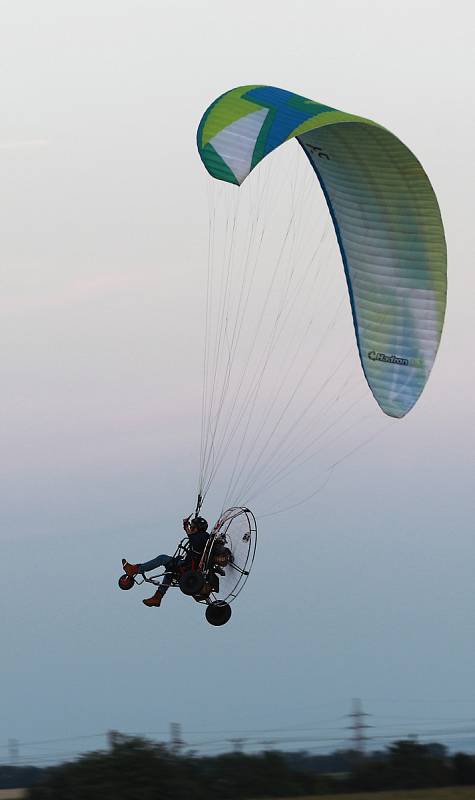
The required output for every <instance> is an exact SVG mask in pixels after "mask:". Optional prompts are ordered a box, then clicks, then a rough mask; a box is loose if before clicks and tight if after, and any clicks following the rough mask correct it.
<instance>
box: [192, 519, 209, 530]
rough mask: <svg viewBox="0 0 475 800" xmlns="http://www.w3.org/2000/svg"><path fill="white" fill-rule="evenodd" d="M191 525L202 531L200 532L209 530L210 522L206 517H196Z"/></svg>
mask: <svg viewBox="0 0 475 800" xmlns="http://www.w3.org/2000/svg"><path fill="white" fill-rule="evenodd" d="M190 527H192V528H196V529H197V530H199V531H200V533H204V532H205V531H207V530H208V523H207V521H206V520H205V519H203V517H194V518H193V519H192V520H191V521H190Z"/></svg>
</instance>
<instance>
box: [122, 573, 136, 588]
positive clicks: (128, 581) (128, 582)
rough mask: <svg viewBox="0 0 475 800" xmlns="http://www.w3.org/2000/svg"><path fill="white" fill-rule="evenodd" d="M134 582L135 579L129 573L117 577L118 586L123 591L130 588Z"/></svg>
mask: <svg viewBox="0 0 475 800" xmlns="http://www.w3.org/2000/svg"><path fill="white" fill-rule="evenodd" d="M134 584H135V581H134V579H133V578H132V577H131V576H130V575H121V576H120V578H119V586H120V588H121V589H124V591H127V589H131V588H132V586H134Z"/></svg>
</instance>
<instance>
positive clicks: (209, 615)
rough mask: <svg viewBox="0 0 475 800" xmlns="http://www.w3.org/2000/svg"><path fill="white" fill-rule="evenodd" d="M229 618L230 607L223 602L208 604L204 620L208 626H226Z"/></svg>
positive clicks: (217, 601)
mask: <svg viewBox="0 0 475 800" xmlns="http://www.w3.org/2000/svg"><path fill="white" fill-rule="evenodd" d="M230 617H231V606H230V605H229V603H225V602H224V600H216V602H214V603H210V605H209V606H208V608H207V609H206V619H207V620H208V622H209V624H210V625H226V623H227V622H229V619H230Z"/></svg>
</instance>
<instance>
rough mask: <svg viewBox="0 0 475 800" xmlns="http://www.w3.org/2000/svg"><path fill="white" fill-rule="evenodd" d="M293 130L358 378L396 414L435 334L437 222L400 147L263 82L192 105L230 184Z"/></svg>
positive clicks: (202, 142) (203, 146)
mask: <svg viewBox="0 0 475 800" xmlns="http://www.w3.org/2000/svg"><path fill="white" fill-rule="evenodd" d="M292 138H297V140H298V142H299V143H300V145H301V146H302V148H303V149H304V151H305V153H306V155H307V157H308V159H309V161H310V163H311V165H312V167H313V169H314V171H315V173H316V176H317V177H318V180H319V181H320V184H321V187H322V189H323V192H324V194H325V198H326V200H327V204H328V208H329V211H330V214H331V217H332V220H333V224H334V227H335V231H336V235H337V239H338V244H339V247H340V252H341V256H342V260H343V265H344V269H345V274H346V279H347V285H348V291H349V295H350V302H351V308H352V313H353V323H354V327H355V333H356V340H357V344H358V351H359V356H360V360H361V365H362V367H363V371H364V374H365V376H366V380H367V381H368V384H369V386H370V389H371V391H372V392H373V395H374V397H375V399H376V401H377V402H378V404H379V405H380V407H381V408H382V410H383V411H384V412H385V413H386V414H388V415H389V416H392V417H403V416H404V415H405V414H406V413H407V412H408V411H409V410H410V409H411V408H412V406H413V405H414V403H415V402H416V401H417V399H418V397H419V396H420V394H421V392H422V390H423V388H424V386H425V384H426V382H427V379H428V377H429V373H430V371H431V368H432V365H433V363H434V359H435V356H436V353H437V349H438V346H439V342H440V337H441V333H442V326H443V321H444V314H445V305H446V292H447V277H446V275H447V266H446V263H447V260H446V246H445V238H444V230H443V226H442V220H441V217H440V211H439V207H438V203H437V199H436V197H435V194H434V191H433V189H432V186H431V184H430V182H429V179H428V177H427V175H426V174H425V172H424V170H423V168H422V166H421V165H420V163H419V161H418V160H417V158H416V157H415V156H414V155H413V153H411V151H410V150H409V149H408V148H407V147H406V146H405V145H404V144H403V143H402V142H401V141H400V140H399V139H398V138H397V137H396V136H394V134H392V133H390V131H388V130H386V129H385V128H383V127H381V126H380V125H378V124H376V123H375V122H372V121H371V120H367V119H364V118H362V117H357V116H354V115H352V114H347V113H345V112H342V111H337V110H336V109H333V108H331V107H330V106H326V105H323V104H321V103H317V102H314V101H313V100H308V99H307V98H304V97H301V96H300V95H296V94H294V93H292V92H288V91H284V90H283V89H277V88H274V87H271V86H243V87H239V88H236V89H232V90H231V91H229V92H226V94H224V95H222V96H221V97H219V98H218V99H217V100H216V101H215V102H214V103H212V105H211V106H210V107H209V108H208V110H207V111H206V112H205V114H204V115H203V118H202V120H201V123H200V126H199V129H198V149H199V153H200V156H201V159H202V161H203V163H204V165H205V167H206V169H207V170H208V172H209V173H210V174H211V175H212V176H213V177H215V178H217V179H219V180H223V181H227V182H229V183H234V184H237V185H239V184H241V183H242V182H243V181H244V179H245V178H246V177H247V175H249V173H250V172H251V170H252V169H253V168H254V167H255V166H256V165H257V164H258V163H259V162H260V161H261V160H262V159H263V158H264V157H265V156H266V155H268V154H269V153H270V152H272V150H274V149H275V148H276V147H278V146H279V145H281V144H282V143H283V142H285V141H287V140H289V139H292Z"/></svg>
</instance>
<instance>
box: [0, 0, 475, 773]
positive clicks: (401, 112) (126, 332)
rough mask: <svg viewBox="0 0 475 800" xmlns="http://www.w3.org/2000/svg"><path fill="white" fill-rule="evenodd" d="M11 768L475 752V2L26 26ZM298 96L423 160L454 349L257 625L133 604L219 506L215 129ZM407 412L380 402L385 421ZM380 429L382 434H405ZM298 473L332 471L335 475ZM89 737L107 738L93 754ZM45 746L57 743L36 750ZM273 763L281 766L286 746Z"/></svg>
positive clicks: (327, 506) (3, 421)
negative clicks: (362, 714)
mask: <svg viewBox="0 0 475 800" xmlns="http://www.w3.org/2000/svg"><path fill="white" fill-rule="evenodd" d="M1 9H2V27H1V32H0V53H1V56H0V58H1V66H2V68H1V70H0V76H1V77H0V86H1V90H0V96H1V97H2V122H1V129H0V170H1V184H2V195H1V196H2V199H1V217H0V218H1V222H0V226H1V252H2V258H1V262H0V273H1V283H2V291H1V294H0V330H1V346H0V370H1V375H2V394H1V407H2V413H1V415H0V446H1V449H0V452H1V461H0V470H1V481H0V499H1V502H0V537H1V542H2V553H3V563H4V567H5V569H4V573H3V580H2V581H1V584H0V595H1V600H0V602H1V609H2V615H1V618H2V622H1V625H2V656H1V659H0V687H1V715H0V763H1V762H3V763H5V762H7V761H8V760H9V758H11V756H12V752H13V751H12V745H11V744H10V747H9V744H8V742H9V740H12V739H13V740H16V741H17V742H18V743H19V744H18V755H17V756H16V758H17V763H25V762H28V763H29V762H32V761H33V762H34V763H39V764H41V763H48V762H51V761H55V760H59V759H61V758H63V757H68V756H71V755H74V754H76V753H78V752H81V751H83V750H87V749H90V748H94V747H96V746H97V747H99V746H103V744H104V741H105V740H104V733H105V732H106V731H108V730H111V729H115V730H119V731H122V732H124V733H141V734H149V735H151V736H153V737H155V738H158V739H167V738H168V736H169V723H170V722H179V723H181V725H182V730H183V737H184V739H185V741H186V742H187V743H188V744H189V745H193V746H196V747H197V748H199V749H200V751H201V752H203V751H207V752H216V751H217V750H219V749H226V748H227V747H228V746H231V745H230V743H229V740H230V739H232V738H235V737H236V736H242V737H243V738H245V739H248V740H249V741H248V746H249V747H251V746H252V747H258V746H260V745H259V744H258V743H259V742H262V741H264V740H265V741H269V740H272V741H274V743H275V746H283V747H287V746H289V747H297V746H298V747H307V748H308V749H311V750H312V751H315V752H320V751H321V752H324V751H325V750H330V749H333V747H336V746H341V745H343V744H344V743H345V742H348V738H349V736H350V732H349V730H348V728H347V726H348V724H349V719H348V718H347V717H346V716H345V715H346V714H348V713H349V711H350V706H351V702H352V698H361V700H362V702H363V706H364V709H365V711H366V712H367V713H368V714H370V715H371V717H368V724H370V725H371V726H372V728H371V729H369V732H368V735H369V736H371V737H372V738H371V742H370V746H380V745H381V743H385V742H387V741H389V740H390V739H391V738H393V737H396V736H403V735H409V734H420V735H421V737H422V736H428V737H429V738H433V739H438V740H442V741H446V742H447V743H448V744H450V745H451V746H454V747H455V746H457V743H460V742H462V743H463V744H464V746H466V747H467V748H468V747H470V748H471V749H472V750H474V751H475V691H474V686H473V672H474V670H473V666H474V660H475V639H474V636H473V618H474V612H475V605H474V594H473V563H474V557H475V544H474V537H473V512H474V497H473V468H474V457H473V452H474V427H473V421H472V411H473V404H474V401H475V391H474V389H475V379H474V373H473V369H472V365H473V310H472V308H473V297H474V290H475V278H474V272H473V267H472V262H471V259H472V253H473V250H474V244H475V242H474V235H475V234H474V226H473V219H472V208H473V203H472V202H471V193H470V190H471V186H472V185H473V180H474V177H475V176H474V174H473V171H474V170H473V144H472V131H473V123H474V120H473V113H474V112H473V108H472V104H471V103H470V102H469V98H470V97H471V76H472V74H473V66H474V65H473V56H472V39H471V27H472V26H473V11H472V8H471V4H469V3H468V2H461V0H455V2H452V3H450V4H447V3H439V2H435V1H434V2H417V1H416V2H408V0H403V1H402V2H401V0H399V1H398V2H393V0H385V2H384V3H381V2H376V0H371V1H368V2H359V0H357V1H356V2H342V0H335V2H333V3H331V4H329V3H323V2H320V0H312V2H307V1H305V2H294V3H292V4H283V3H280V2H275V0H274V1H273V2H268V0H263V1H262V2H260V3H258V4H256V3H255V2H253V3H251V2H247V0H243V1H242V2H241V3H240V4H239V8H237V7H236V5H235V4H231V3H228V2H207V3H205V2H194V3H182V2H176V1H175V0H174V1H173V2H159V1H158V0H156V2H142V1H141V0H135V2H129V1H128V0H115V1H114V2H111V1H110V0H94V2H88V0H84V1H83V2H81V3H64V2H60V1H59V0H43V2H42V3H41V4H38V3H34V2H27V1H26V0H25V1H23V0H22V1H21V2H13V1H10V0H6V1H4V2H2V4H1ZM250 83H269V84H272V85H275V86H281V87H283V88H288V89H290V90H293V91H296V92H298V93H300V94H303V95H305V96H308V97H311V98H314V99H317V100H320V101H321V102H324V103H328V104H329V105H331V106H334V107H336V108H342V109H345V110H347V111H350V112H353V113H356V114H359V115H361V116H364V117H369V118H371V119H375V120H377V121H378V122H380V123H381V124H383V125H384V126H386V127H387V128H389V129H390V130H391V131H393V132H394V133H395V134H396V135H397V136H399V137H400V138H401V139H402V140H403V141H404V142H405V143H407V144H408V146H409V147H410V148H411V149H412V150H413V151H414V152H415V153H416V154H417V156H418V158H419V159H420V160H421V162H422V164H423V166H424V168H425V169H426V171H427V173H428V175H429V176H430V180H431V182H432V185H433V187H434V189H435V192H436V194H437V197H438V200H439V204H440V207H441V212H442V217H443V220H444V226H445V232H446V238H447V243H448V255H449V267H448V269H449V272H448V276H449V294H448V307H447V316H446V325H445V332H444V336H443V339H442V343H441V347H440V351H439V355H438V358H437V360H436V364H435V366H434V369H433V372H432V375H431V378H430V380H429V383H428V385H427V388H426V390H425V392H424V394H423V396H422V397H421V399H420V401H419V402H418V404H417V406H416V407H415V409H414V410H413V411H412V412H411V414H410V415H408V417H407V418H405V419H404V420H403V421H401V422H399V423H397V424H396V425H392V426H390V428H389V430H388V431H387V432H385V433H384V434H383V435H382V436H381V437H378V438H377V439H376V440H375V441H374V442H371V443H370V444H369V445H368V446H367V447H365V448H363V449H361V450H358V451H357V452H356V453H355V454H354V455H353V456H352V457H351V458H349V459H348V460H346V461H345V462H344V463H343V464H341V466H340V468H339V469H338V470H337V472H336V473H335V475H334V476H333V477H332V480H331V481H330V482H329V483H328V485H327V486H325V489H324V491H322V492H321V493H319V494H318V496H316V497H315V498H314V499H313V500H310V501H309V502H308V503H307V504H303V505H299V506H298V507H296V508H295V509H293V510H291V511H288V512H287V513H284V514H281V515H277V516H275V517H269V518H263V519H262V521H261V522H260V525H259V533H260V538H259V548H258V556H257V560H256V564H255V569H254V571H253V574H252V576H251V578H250V580H249V582H248V586H247V587H246V591H245V592H243V594H242V595H241V597H240V598H239V603H236V605H235V607H234V611H233V616H232V619H231V621H230V623H229V624H228V625H227V626H226V627H224V628H222V629H214V628H212V627H211V626H209V625H207V624H206V623H205V621H204V618H203V615H202V611H203V609H202V607H201V606H198V605H196V606H195V605H192V606H191V607H190V604H189V603H188V602H187V601H186V600H185V598H183V597H182V596H178V593H175V594H174V595H172V593H171V592H170V594H169V596H168V597H167V598H166V601H164V603H163V607H162V608H160V609H159V610H149V609H145V608H144V607H143V605H142V603H141V602H140V600H141V598H142V597H143V596H144V592H143V591H141V590H140V589H134V591H133V592H128V593H126V592H120V591H119V590H118V588H117V578H118V577H119V575H120V572H121V570H120V559H121V558H122V557H123V556H126V557H127V558H129V559H132V560H135V559H136V560H145V559H146V558H149V557H152V556H154V555H155V554H156V553H157V552H167V551H170V550H171V549H174V546H175V542H176V540H177V538H179V537H180V524H181V519H182V517H183V516H185V515H186V514H188V513H190V511H191V510H192V507H193V504H194V499H195V488H196V468H197V459H198V448H199V425H200V416H199V414H200V408H199V403H200V400H199V398H200V392H201V389H200V380H201V372H200V369H201V345H202V336H203V302H204V289H203V286H204V275H205V271H206V259H207V235H208V227H207V226H208V209H207V199H206V198H207V195H206V191H207V189H206V187H207V180H206V177H205V176H204V174H203V172H204V171H203V167H202V164H201V162H200V160H199V158H198V155H197V152H196V146H195V132H196V127H197V124H198V122H199V119H200V117H201V114H202V113H203V111H204V109H205V108H206V107H207V106H208V105H209V103H210V102H211V101H212V100H213V99H214V98H215V97H216V96H217V95H219V94H221V93H222V92H224V91H226V90H227V89H228V88H231V87H233V86H236V85H244V84H250ZM376 412H377V409H376ZM376 412H375V413H376ZM308 470H310V467H308V469H307V472H305V470H304V473H303V474H302V475H300V476H299V475H297V476H295V477H294V478H293V479H292V480H294V481H295V482H296V483H295V488H296V489H298V487H299V483H300V481H303V480H304V479H305V480H308V479H309V477H310V478H311V473H310V472H309V471H308ZM81 737H83V738H81ZM32 742H36V743H37V744H28V743H32ZM256 743H257V744H256Z"/></svg>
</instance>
